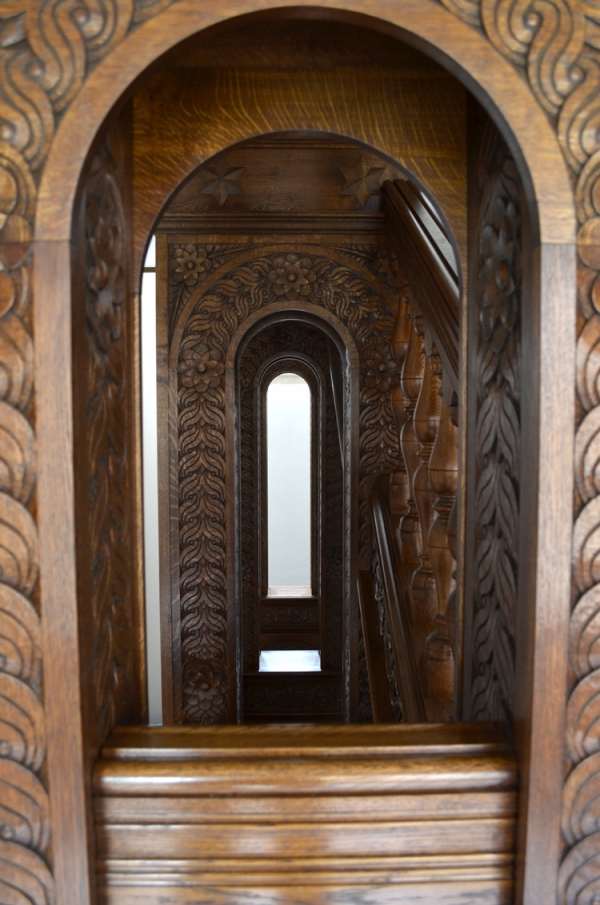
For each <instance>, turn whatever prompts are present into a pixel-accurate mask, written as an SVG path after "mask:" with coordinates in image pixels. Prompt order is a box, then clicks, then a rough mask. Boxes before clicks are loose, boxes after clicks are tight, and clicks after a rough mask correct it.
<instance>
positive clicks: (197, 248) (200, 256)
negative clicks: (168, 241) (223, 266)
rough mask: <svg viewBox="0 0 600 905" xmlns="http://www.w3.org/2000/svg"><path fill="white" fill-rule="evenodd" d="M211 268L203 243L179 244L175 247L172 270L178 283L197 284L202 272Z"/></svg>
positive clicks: (204, 272)
mask: <svg viewBox="0 0 600 905" xmlns="http://www.w3.org/2000/svg"><path fill="white" fill-rule="evenodd" d="M210 268H211V262H210V259H209V257H208V255H207V253H206V249H205V248H203V247H202V246H201V245H179V246H175V247H174V256H173V258H172V260H171V270H172V272H173V279H174V280H175V282H176V283H185V285H186V286H195V285H196V283H197V282H198V279H199V278H200V275H201V274H206V273H208V271H209V270H210Z"/></svg>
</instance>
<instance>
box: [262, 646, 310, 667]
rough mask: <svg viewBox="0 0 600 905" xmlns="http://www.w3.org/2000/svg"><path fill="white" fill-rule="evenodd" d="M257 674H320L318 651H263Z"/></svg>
mask: <svg viewBox="0 0 600 905" xmlns="http://www.w3.org/2000/svg"><path fill="white" fill-rule="evenodd" d="M258 671H259V672H320V671H321V654H320V653H319V651H318V650H264V651H263V652H262V654H261V655H260V660H259V662H258Z"/></svg>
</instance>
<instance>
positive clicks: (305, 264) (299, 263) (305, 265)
mask: <svg viewBox="0 0 600 905" xmlns="http://www.w3.org/2000/svg"><path fill="white" fill-rule="evenodd" d="M269 279H270V280H271V282H272V284H273V292H274V293H275V295H278V296H283V295H285V296H288V297H289V298H298V296H300V295H301V296H307V295H309V294H310V291H311V286H312V284H313V283H314V282H315V281H316V279H317V276H316V274H315V273H314V271H313V270H311V261H310V258H307V257H303V258H299V257H298V255H295V254H289V255H278V256H277V257H276V258H274V259H273V262H272V265H271V270H269Z"/></svg>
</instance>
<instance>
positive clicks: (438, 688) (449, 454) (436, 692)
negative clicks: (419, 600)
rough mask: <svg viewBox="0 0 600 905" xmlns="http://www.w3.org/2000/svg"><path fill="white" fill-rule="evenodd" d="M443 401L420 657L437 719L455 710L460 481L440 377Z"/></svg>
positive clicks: (436, 361)
mask: <svg viewBox="0 0 600 905" xmlns="http://www.w3.org/2000/svg"><path fill="white" fill-rule="evenodd" d="M431 361H432V369H433V370H434V371H437V372H438V373H437V374H436V376H438V378H441V376H442V375H441V370H442V363H441V359H440V358H439V356H438V355H433V356H432V359H431ZM438 394H439V397H440V402H441V414H440V426H439V430H438V433H437V437H436V439H435V443H434V445H433V449H432V451H431V458H430V460H429V483H430V485H431V488H432V490H434V491H435V493H436V494H437V499H436V501H435V505H434V507H433V508H434V511H435V517H434V520H433V524H432V525H431V528H430V530H429V534H428V536H427V547H428V551H429V557H430V559H431V567H432V570H433V577H434V580H435V586H436V593H437V602H438V611H437V614H436V616H435V622H436V628H435V631H434V632H432V634H431V635H429V637H428V638H427V642H426V646H425V650H424V652H423V657H422V661H421V669H422V672H423V678H424V686H425V691H426V696H427V697H428V698H429V703H430V705H431V706H432V708H433V713H434V717H435V719H438V720H447V719H449V718H450V716H451V714H452V701H453V686H454V658H453V655H452V646H451V643H450V636H449V631H448V623H447V618H446V608H447V603H448V599H449V597H450V594H451V593H452V591H453V590H454V586H455V581H454V578H453V572H454V561H455V560H454V556H453V554H452V551H451V550H450V543H449V538H448V530H449V521H450V514H451V512H452V509H453V507H454V503H455V500H456V491H457V484H458V431H457V428H456V426H455V425H454V424H453V423H452V418H451V415H450V409H449V407H448V406H447V405H446V404H445V402H444V401H443V399H442V387H441V381H440V383H439V384H438Z"/></svg>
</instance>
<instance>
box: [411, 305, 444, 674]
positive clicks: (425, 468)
mask: <svg viewBox="0 0 600 905" xmlns="http://www.w3.org/2000/svg"><path fill="white" fill-rule="evenodd" d="M424 329H425V328H424V321H423V318H422V317H421V318H416V319H415V330H417V332H419V334H420V336H423V335H424ZM441 372H442V363H441V359H440V357H439V355H438V353H437V351H435V352H434V353H433V354H432V355H431V356H430V357H429V356H427V357H426V359H425V368H424V372H423V383H422V384H421V392H420V393H419V398H418V400H417V407H416V409H415V417H414V422H415V433H416V435H417V439H418V440H419V441H420V443H421V450H420V451H419V459H420V460H421V464H420V465H419V467H418V468H417V471H416V474H415V477H414V482H413V494H414V498H415V502H416V504H417V512H418V513H419V521H420V523H421V536H422V537H423V538H425V539H427V538H428V536H429V530H430V528H431V525H432V522H433V517H434V509H433V507H434V504H435V501H436V499H437V494H436V492H435V491H434V490H433V488H432V487H431V484H430V481H429V459H430V458H431V453H432V450H433V444H434V442H435V438H436V436H437V433H438V427H439V423H440V412H441V398H440V392H439V390H440V386H441ZM419 559H420V565H419V567H418V569H416V570H415V572H414V573H413V576H412V581H411V587H412V599H413V609H414V618H415V622H416V623H417V624H418V625H419V626H421V627H423V628H427V629H428V631H431V630H432V629H433V628H434V619H435V616H436V614H437V611H438V606H437V593H436V585H435V579H434V576H433V570H432V568H431V559H430V557H429V549H428V546H427V543H424V544H423V549H422V550H421V553H420V555H419ZM424 644H425V637H423V640H422V642H421V641H417V642H416V645H415V646H416V649H415V654H416V656H417V658H418V657H419V656H420V654H421V652H422V649H423V647H424Z"/></svg>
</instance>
